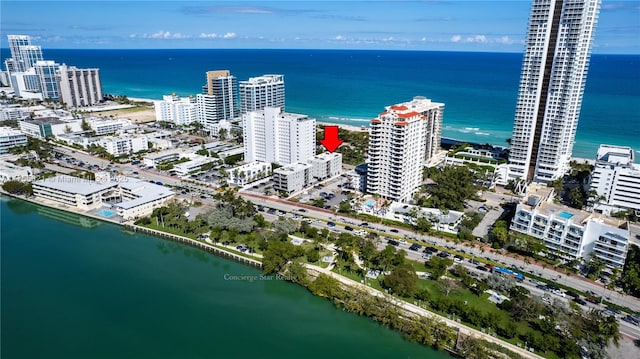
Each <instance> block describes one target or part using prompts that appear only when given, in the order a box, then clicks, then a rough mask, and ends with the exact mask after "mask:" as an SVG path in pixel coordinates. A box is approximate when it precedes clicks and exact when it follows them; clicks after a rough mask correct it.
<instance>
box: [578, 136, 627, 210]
mask: <svg viewBox="0 0 640 359" xmlns="http://www.w3.org/2000/svg"><path fill="white" fill-rule="evenodd" d="M633 160H634V151H633V148H631V147H626V146H612V145H600V148H599V149H598V155H597V158H596V163H595V165H594V169H593V172H592V173H591V178H590V181H589V182H590V183H589V189H590V190H593V191H595V192H596V193H597V196H598V200H597V201H596V204H595V205H594V209H595V210H596V211H598V212H602V213H605V214H611V213H612V212H619V211H626V210H629V209H631V210H634V211H636V213H639V214H640V164H637V163H633Z"/></svg>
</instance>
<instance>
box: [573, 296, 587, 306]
mask: <svg viewBox="0 0 640 359" xmlns="http://www.w3.org/2000/svg"><path fill="white" fill-rule="evenodd" d="M573 301H574V302H576V303H577V304H580V305H587V302H586V301H585V300H584V299H582V298H580V297H576V298H573Z"/></svg>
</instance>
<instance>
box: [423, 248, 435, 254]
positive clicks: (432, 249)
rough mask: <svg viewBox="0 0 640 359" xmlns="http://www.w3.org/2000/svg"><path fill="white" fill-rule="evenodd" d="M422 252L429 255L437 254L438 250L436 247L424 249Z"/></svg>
mask: <svg viewBox="0 0 640 359" xmlns="http://www.w3.org/2000/svg"><path fill="white" fill-rule="evenodd" d="M424 250H425V251H429V252H431V253H438V249H437V248H436V247H426V248H425V249H424Z"/></svg>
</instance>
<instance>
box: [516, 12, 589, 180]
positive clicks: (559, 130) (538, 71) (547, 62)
mask: <svg viewBox="0 0 640 359" xmlns="http://www.w3.org/2000/svg"><path fill="white" fill-rule="evenodd" d="M599 9H600V0H533V2H532V7H531V14H530V18H529V29H528V32H527V40H526V42H525V44H526V47H525V53H524V59H523V63H522V71H521V73H520V76H521V77H520V86H519V92H518V101H517V105H516V113H515V121H514V127H513V135H512V137H511V152H510V156H509V178H511V179H525V180H526V181H539V182H549V181H553V180H555V179H557V178H560V177H562V176H563V175H564V173H565V171H566V170H567V169H568V167H569V161H570V159H571V154H572V151H573V145H574V141H575V136H576V129H577V127H578V118H579V115H580V106H581V104H582V95H583V92H584V87H585V81H586V78H587V68H588V65H589V57H590V52H591V45H592V40H593V35H594V29H595V26H596V23H597V20H598V12H599Z"/></svg>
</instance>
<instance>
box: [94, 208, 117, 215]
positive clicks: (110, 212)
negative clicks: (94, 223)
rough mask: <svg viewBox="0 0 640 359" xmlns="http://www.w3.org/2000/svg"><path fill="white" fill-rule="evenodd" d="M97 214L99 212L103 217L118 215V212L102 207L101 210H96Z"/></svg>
mask: <svg viewBox="0 0 640 359" xmlns="http://www.w3.org/2000/svg"><path fill="white" fill-rule="evenodd" d="M96 214H99V215H101V216H102V217H113V216H115V215H116V212H114V211H111V210H108V209H101V210H99V211H96Z"/></svg>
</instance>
